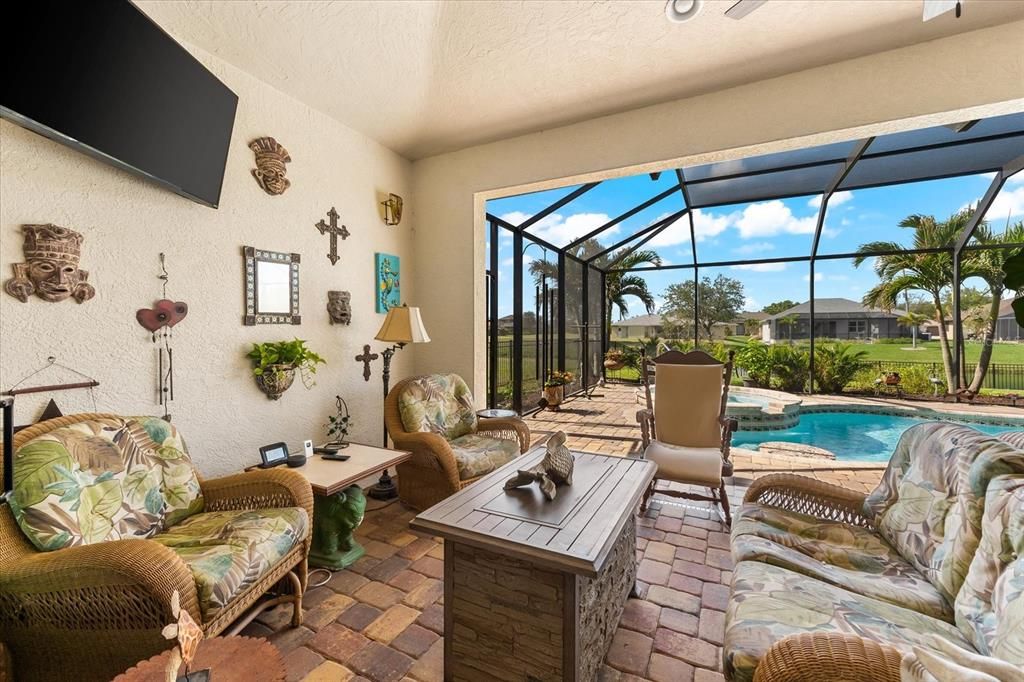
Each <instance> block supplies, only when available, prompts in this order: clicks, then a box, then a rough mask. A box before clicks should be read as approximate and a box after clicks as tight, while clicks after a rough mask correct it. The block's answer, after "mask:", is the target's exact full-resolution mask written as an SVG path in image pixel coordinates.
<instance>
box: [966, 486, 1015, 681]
mask: <svg viewBox="0 0 1024 682" xmlns="http://www.w3.org/2000/svg"><path fill="white" fill-rule="evenodd" d="M981 523H982V526H981V544H980V545H979V546H978V552H977V554H975V556H974V560H973V561H972V562H971V567H970V569H968V571H967V579H966V580H965V581H964V586H963V589H961V590H960V593H959V594H958V595H957V597H956V624H957V625H958V626H959V627H960V629H961V630H962V631H963V632H964V634H966V635H967V637H968V638H969V639H970V640H971V641H972V642H973V644H974V646H975V648H976V649H977V650H978V651H979V652H981V653H983V654H985V655H986V656H995V657H997V658H1001V659H1003V660H1006V661H1009V662H1011V663H1014V664H1016V665H1020V666H1024V475H1010V476H999V477H997V478H994V479H992V481H991V482H990V483H989V486H988V492H987V494H986V496H985V515H984V517H983V518H982V522H981Z"/></svg>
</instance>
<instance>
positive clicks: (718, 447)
mask: <svg viewBox="0 0 1024 682" xmlns="http://www.w3.org/2000/svg"><path fill="white" fill-rule="evenodd" d="M642 367H643V370H642V373H641V374H642V377H643V382H644V393H645V395H646V398H647V409H645V410H640V411H639V412H637V415H636V418H637V421H638V422H640V433H641V435H642V437H643V445H644V455H643V456H644V458H645V459H649V460H651V461H652V462H654V463H655V464H657V465H658V471H657V473H656V474H655V475H654V480H653V481H651V485H650V487H649V488H648V489H647V492H646V493H644V498H643V502H642V503H641V507H640V508H641V511H646V509H647V501H648V499H649V498H650V496H651V495H652V494H654V492H655V486H656V485H657V483H658V480H659V479H661V480H668V481H676V482H678V483H687V484H692V485H697V486H706V487H707V488H709V489H710V494H709V495H700V494H697V493H689V492H678V491H675V490H659V491H658V492H660V493H662V494H665V495H671V496H673V497H679V498H683V499H687V500H701V501H705V502H713V503H715V504H717V505H720V506H721V507H722V512H723V514H724V516H725V523H726V524H727V525H730V524H731V523H732V516H731V514H730V513H729V498H728V497H727V496H726V494H725V483H724V481H723V478H724V477H727V476H731V475H732V462H730V461H729V448H730V446H731V444H732V434H733V432H734V431H735V430H736V428H737V422H736V420H735V419H728V418H726V416H725V407H726V404H727V402H728V400H729V379H730V377H731V376H732V367H733V353H732V351H730V352H729V360H728V361H727V362H725V363H724V364H723V363H722V362H720V361H719V360H717V359H715V358H714V357H712V356H710V355H708V354H707V353H705V352H704V351H701V350H692V351H690V352H688V353H682V352H680V351H677V350H670V351H666V352H665V353H662V354H661V355H659V356H658V357H656V358H654V359H653V360H652V359H649V358H647V357H644V358H643V361H642ZM652 376H653V378H654V383H655V393H656V395H652V394H651V378H652Z"/></svg>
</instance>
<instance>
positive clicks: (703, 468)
mask: <svg viewBox="0 0 1024 682" xmlns="http://www.w3.org/2000/svg"><path fill="white" fill-rule="evenodd" d="M659 390H660V389H659ZM644 457H645V458H646V459H649V460H651V461H652V462H654V463H655V464H657V465H658V473H657V477H658V478H662V479H667V480H670V481H678V482H680V483H698V484H702V485H707V486H710V487H714V488H717V487H718V486H719V485H721V483H722V451H721V450H719V449H718V448H717V447H715V448H687V447H683V446H680V445H670V444H668V443H662V442H661V441H657V440H656V441H653V442H652V443H651V444H650V445H648V446H647V449H646V450H645V451H644Z"/></svg>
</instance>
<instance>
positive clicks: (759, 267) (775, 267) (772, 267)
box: [731, 263, 789, 272]
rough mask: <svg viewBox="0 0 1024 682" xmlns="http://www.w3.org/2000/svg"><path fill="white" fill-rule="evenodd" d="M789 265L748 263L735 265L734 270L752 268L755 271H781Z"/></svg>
mask: <svg viewBox="0 0 1024 682" xmlns="http://www.w3.org/2000/svg"><path fill="white" fill-rule="evenodd" d="M787 267H789V263H746V264H744V265H733V266H732V268H731V269H732V270H752V271H754V272H779V271H781V270H785V269H786V268H787Z"/></svg>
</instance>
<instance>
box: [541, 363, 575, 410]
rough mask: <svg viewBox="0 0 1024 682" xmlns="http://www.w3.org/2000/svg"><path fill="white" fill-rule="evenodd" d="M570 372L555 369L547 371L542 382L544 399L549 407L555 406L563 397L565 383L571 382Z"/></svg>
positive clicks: (559, 403)
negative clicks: (546, 376)
mask: <svg viewBox="0 0 1024 682" xmlns="http://www.w3.org/2000/svg"><path fill="white" fill-rule="evenodd" d="M572 380H573V375H572V372H559V371H557V370H555V371H551V372H548V378H547V381H545V382H544V400H546V401H547V403H548V405H549V406H551V407H557V406H558V405H561V404H562V400H564V399H565V385H566V384H571V383H572Z"/></svg>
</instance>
